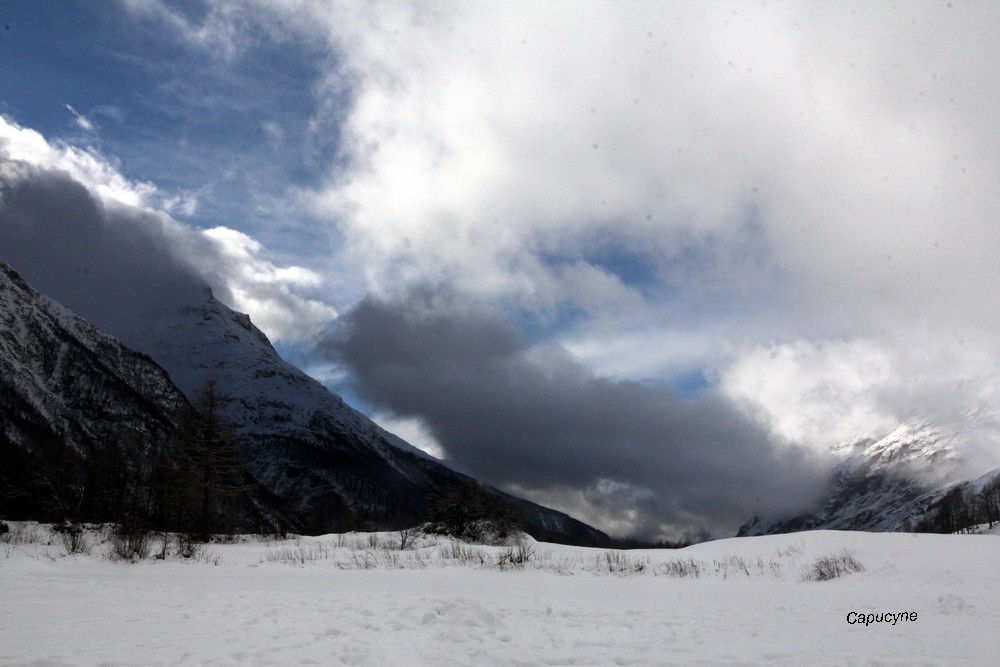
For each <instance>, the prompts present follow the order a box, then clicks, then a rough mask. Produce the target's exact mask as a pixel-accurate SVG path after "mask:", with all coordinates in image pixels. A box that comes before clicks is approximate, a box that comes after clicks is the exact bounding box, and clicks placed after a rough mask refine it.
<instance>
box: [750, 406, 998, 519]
mask: <svg viewBox="0 0 1000 667" xmlns="http://www.w3.org/2000/svg"><path fill="white" fill-rule="evenodd" d="M976 416H977V415H976V413H975V412H974V411H970V413H969V414H968V415H966V417H965V419H963V420H961V421H960V422H959V423H954V424H942V423H935V422H934V421H931V420H927V419H917V420H913V421H910V422H907V423H904V424H901V425H900V426H899V427H898V428H896V429H895V430H893V431H892V432H891V433H888V434H886V435H884V436H883V437H880V438H872V437H868V438H859V439H857V440H855V441H851V442H847V443H843V444H842V445H840V446H839V447H837V448H836V450H835V452H834V453H835V454H836V455H837V456H838V457H840V459H841V461H840V463H839V464H838V465H837V466H836V468H835V469H834V475H833V479H832V480H831V485H830V490H829V492H828V493H827V494H826V496H825V500H824V502H823V504H822V506H821V507H819V508H818V509H816V510H815V511H813V512H809V513H805V514H800V515H797V516H793V517H770V518H768V517H753V518H752V519H751V520H749V521H748V522H747V523H746V524H744V525H743V526H742V527H741V528H740V530H739V532H738V533H737V535H738V536H740V537H744V536H752V535H773V534H778V533H791V532H796V531H802V530H829V529H832V530H863V531H871V532H889V531H908V530H913V529H915V528H917V527H918V525H919V524H920V522H921V521H923V520H924V519H926V518H928V517H929V515H930V514H931V513H932V512H933V511H934V510H935V508H936V507H937V505H938V504H939V503H940V501H941V499H942V498H944V497H945V495H947V493H948V492H949V491H951V490H952V489H954V488H966V487H968V488H973V489H975V488H978V486H981V483H982V480H986V479H990V478H992V477H993V476H994V475H996V474H997V473H1000V468H998V469H996V470H993V471H991V472H988V473H986V474H985V475H983V476H982V477H978V478H977V479H975V480H966V479H963V478H962V475H961V469H962V464H963V463H964V461H963V459H962V454H961V450H962V448H961V447H960V442H961V440H962V439H963V437H964V436H965V435H966V434H967V433H968V432H969V431H970V430H973V429H974V428H975V427H976V424H975V420H976ZM977 485H978V486H977Z"/></svg>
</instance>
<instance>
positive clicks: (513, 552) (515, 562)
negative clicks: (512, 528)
mask: <svg viewBox="0 0 1000 667" xmlns="http://www.w3.org/2000/svg"><path fill="white" fill-rule="evenodd" d="M534 555H535V548H534V547H533V546H531V545H530V544H528V543H527V542H525V541H524V540H518V541H517V544H515V545H514V546H510V547H507V549H505V550H504V551H502V552H501V553H500V555H498V556H497V567H498V568H500V569H501V570H503V569H506V568H508V567H524V566H525V565H527V564H528V562H529V561H530V560H531V559H532V558H533V557H534Z"/></svg>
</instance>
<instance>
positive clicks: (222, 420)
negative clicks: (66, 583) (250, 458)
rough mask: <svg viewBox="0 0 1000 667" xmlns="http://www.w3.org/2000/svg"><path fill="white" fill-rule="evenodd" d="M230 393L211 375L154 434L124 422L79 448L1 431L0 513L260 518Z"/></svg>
mask: <svg viewBox="0 0 1000 667" xmlns="http://www.w3.org/2000/svg"><path fill="white" fill-rule="evenodd" d="M228 401H229V398H228V397H227V396H226V395H224V394H223V393H222V392H221V391H220V390H219V388H218V386H217V385H216V383H215V382H214V381H213V380H209V381H207V382H206V383H205V384H204V385H203V386H202V387H201V388H200V389H198V390H197V391H196V392H195V393H194V395H193V397H192V400H191V401H190V402H189V403H187V404H186V405H185V406H184V407H183V408H182V409H181V411H180V414H179V415H177V419H176V423H177V427H176V429H175V430H174V431H173V433H172V434H170V435H169V436H167V437H165V438H163V439H161V440H160V441H154V442H150V441H149V439H148V437H145V436H144V435H143V434H141V433H137V432H134V431H121V432H118V433H116V434H115V435H114V436H113V437H111V438H108V439H106V440H104V441H102V442H96V443H90V446H89V447H86V448H85V450H84V451H80V450H79V449H77V448H76V447H73V446H71V445H70V444H69V443H67V442H66V439H65V438H64V437H62V436H60V435H58V434H56V435H51V436H50V437H45V438H40V439H37V440H36V441H34V442H32V443H31V446H30V448H26V447H24V446H20V445H18V444H15V443H13V442H10V441H9V440H8V439H7V438H6V437H5V436H0V457H2V460H3V461H4V466H3V470H2V471H0V516H3V517H5V518H9V519H33V520H38V521H45V522H51V523H56V524H60V525H63V526H66V527H67V529H68V530H72V526H74V525H78V524H80V523H111V524H115V525H116V526H117V527H118V528H119V530H121V531H125V532H129V531H137V532H145V531H154V530H156V531H170V532H176V533H184V534H188V535H191V536H194V537H196V538H203V539H207V537H208V536H209V535H210V534H212V533H220V532H234V531H236V530H245V529H250V528H257V527H258V526H257V525H255V524H258V523H259V522H260V520H261V517H260V516H259V515H255V513H254V512H253V503H252V502H251V495H252V491H253V489H254V483H253V479H252V477H251V476H250V474H249V472H248V469H247V461H246V459H245V456H246V453H245V452H246V450H245V447H244V446H243V443H241V442H240V439H239V437H238V436H237V435H236V430H235V428H234V425H233V424H232V423H231V422H230V421H229V420H228V419H227V418H226V417H225V415H224V408H225V405H226V403H227V402H228Z"/></svg>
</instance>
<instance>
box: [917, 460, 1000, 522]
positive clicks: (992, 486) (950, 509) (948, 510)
mask: <svg viewBox="0 0 1000 667" xmlns="http://www.w3.org/2000/svg"><path fill="white" fill-rule="evenodd" d="M997 523H1000V473H998V474H997V475H995V476H994V477H993V478H992V479H990V480H989V481H988V482H986V484H984V485H983V487H982V488H981V489H979V491H976V490H975V489H973V488H972V487H971V486H969V485H967V484H966V485H960V486H956V487H954V488H952V489H951V490H950V491H948V493H946V494H945V495H944V496H943V497H942V498H941V500H939V501H938V502H937V503H936V505H935V506H934V507H932V509H931V511H930V512H929V513H928V514H927V515H926V516H925V517H924V518H923V519H921V520H920V521H919V522H918V523H917V525H916V526H915V529H916V531H917V532H924V533H947V534H950V533H968V532H971V531H972V530H973V529H974V528H975V527H976V526H979V525H982V524H987V525H988V526H989V527H990V528H992V527H993V526H994V525H995V524H997Z"/></svg>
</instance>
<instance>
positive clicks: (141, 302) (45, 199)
mask: <svg viewBox="0 0 1000 667" xmlns="http://www.w3.org/2000/svg"><path fill="white" fill-rule="evenodd" d="M169 227H170V224H169V221H168V220H165V219H162V218H158V217H157V216H155V215H153V214H150V213H145V212H142V211H140V210H138V209H134V208H130V207H126V206H117V205H115V206H108V205H105V203H103V202H102V201H101V200H100V199H98V198H96V197H95V196H94V195H93V194H91V192H90V191H89V190H88V189H87V188H86V187H84V186H83V185H82V184H80V183H79V182H77V181H76V180H74V179H73V178H72V177H71V176H69V175H68V174H66V173H65V172H61V171H58V170H54V169H45V168H41V167H35V166H31V165H28V164H25V163H23V162H17V161H12V160H6V159H3V158H2V156H0V258H2V259H3V260H4V261H6V262H8V263H9V264H11V265H12V266H13V267H14V268H15V269H17V270H18V271H20V272H21V273H22V274H23V275H24V276H25V278H26V279H27V280H28V281H29V282H30V283H31V284H32V285H33V286H34V287H35V288H36V289H38V290H39V291H40V292H42V293H43V294H46V295H48V296H50V297H51V298H53V299H55V300H56V301H59V302H60V303H62V304H63V305H65V306H67V307H68V308H70V309H72V310H74V311H76V312H78V313H80V314H81V315H83V316H84V317H86V318H87V319H88V320H90V321H91V322H92V323H94V324H95V325H96V326H97V327H99V328H101V329H104V330H106V331H109V332H112V333H114V334H115V335H117V336H118V337H119V338H122V339H123V340H125V342H126V343H131V344H133V345H135V344H136V341H137V340H141V338H142V329H143V328H144V327H146V326H148V325H149V324H150V322H149V319H148V318H149V317H151V316H153V315H155V314H156V313H162V312H164V311H168V310H169V309H171V308H174V307H180V306H181V305H182V304H184V303H190V302H191V301H192V299H198V298H199V294H200V292H201V291H202V290H203V289H204V287H203V286H204V282H203V281H202V280H200V279H199V278H197V277H196V274H195V272H194V270H193V269H192V268H190V267H189V266H187V265H186V264H185V262H184V261H183V260H182V259H181V258H180V256H179V255H178V253H177V252H176V247H177V246H178V245H179V244H180V243H182V242H183V239H182V238H180V237H179V236H175V232H176V231H177V230H175V231H173V232H172V231H170V229H169Z"/></svg>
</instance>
